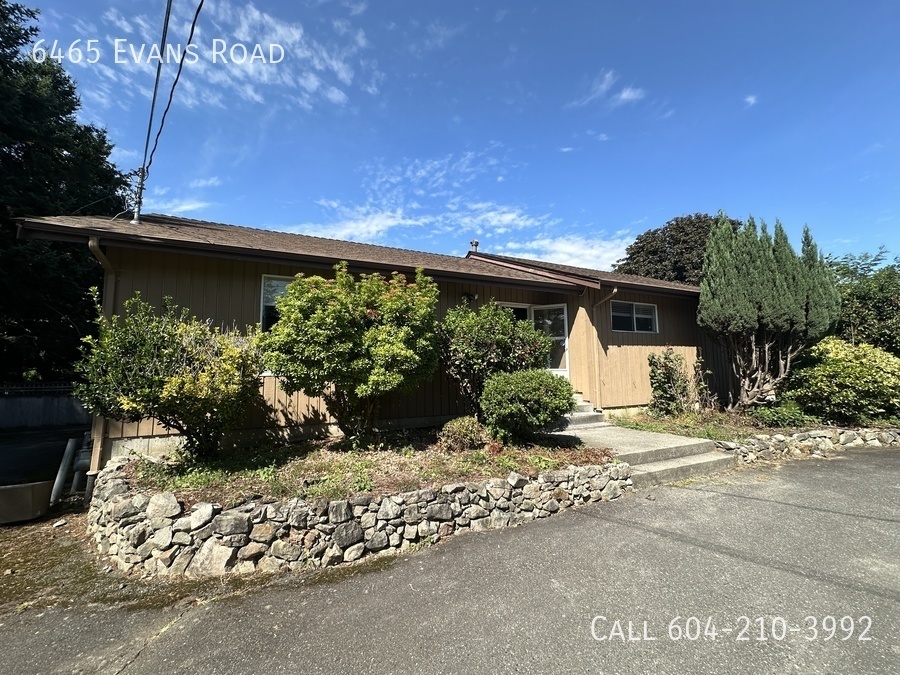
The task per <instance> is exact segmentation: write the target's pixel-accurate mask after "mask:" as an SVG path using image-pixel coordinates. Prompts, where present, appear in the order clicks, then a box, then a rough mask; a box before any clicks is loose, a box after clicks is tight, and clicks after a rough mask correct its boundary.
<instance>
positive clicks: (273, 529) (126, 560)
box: [88, 460, 633, 577]
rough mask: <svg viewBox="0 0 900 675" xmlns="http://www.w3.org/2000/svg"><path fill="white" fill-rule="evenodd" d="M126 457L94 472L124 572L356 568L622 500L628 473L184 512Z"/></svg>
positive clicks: (98, 521)
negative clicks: (373, 557)
mask: <svg viewBox="0 0 900 675" xmlns="http://www.w3.org/2000/svg"><path fill="white" fill-rule="evenodd" d="M123 463H124V462H123V461H115V460H114V461H113V462H111V463H110V464H109V465H108V466H107V467H106V468H105V469H104V470H103V471H101V472H100V474H99V475H98V476H97V481H96V484H95V487H94V493H93V499H92V501H91V506H90V511H89V514H88V532H89V533H90V534H91V535H92V536H93V538H94V541H95V543H96V547H97V550H98V551H99V553H100V554H101V555H103V556H106V557H108V558H109V560H110V561H111V563H112V564H113V565H115V566H116V567H118V569H119V570H121V571H122V572H126V573H128V572H142V573H145V574H150V575H185V576H189V577H201V576H208V575H223V574H234V573H236V574H247V573H251V572H254V571H257V570H259V571H261V572H280V571H284V570H299V569H304V568H308V567H328V566H331V565H336V564H338V563H342V562H353V561H355V560H358V559H359V558H361V557H363V556H364V555H367V554H369V553H375V552H378V551H384V550H387V549H396V550H401V551H402V550H405V549H407V548H409V547H410V546H411V545H412V544H414V543H417V542H435V541H438V540H439V539H442V538H444V537H448V536H450V535H453V534H456V533H459V532H465V531H479V530H486V529H495V528H501V527H510V526H516V525H521V524H523V523H527V522H529V521H532V520H536V519H538V518H546V517H548V516H551V515H553V514H554V513H557V512H559V511H561V510H562V509H565V508H568V507H571V506H577V505H579V504H584V503H587V502H597V501H607V500H611V499H615V498H617V497H619V496H620V495H621V494H622V493H623V492H624V491H628V490H631V489H633V488H632V487H631V485H632V483H631V478H630V476H631V467H630V466H629V465H628V464H626V463H624V462H623V463H618V464H610V465H605V466H583V467H575V466H570V467H569V468H568V469H563V470H559V471H550V472H547V473H543V474H540V475H539V476H538V478H537V480H531V479H529V478H527V477H525V476H522V475H520V474H517V473H515V472H514V473H511V474H510V475H509V477H508V478H506V479H505V480H504V479H502V478H501V479H492V480H489V481H487V482H485V483H455V484H451V485H445V486H443V487H442V488H440V489H431V488H429V489H424V490H417V491H415V492H406V493H403V494H396V495H384V496H381V497H374V496H358V497H353V498H351V499H348V500H337V501H328V500H326V499H319V500H314V501H312V502H305V501H303V500H300V499H290V500H286V501H280V502H272V503H251V504H247V505H245V506H241V507H238V508H234V509H229V510H225V511H223V510H222V509H221V507H220V506H218V505H216V504H209V503H199V504H195V505H194V506H193V507H192V508H191V509H190V510H189V511H188V512H185V511H184V509H183V506H182V504H180V503H179V502H178V500H177V499H176V497H175V495H174V494H172V493H170V492H166V493H160V494H153V495H147V494H142V493H135V492H133V491H132V490H131V489H130V486H129V484H128V481H127V477H126V475H125V473H124V472H123V471H122V464H123Z"/></svg>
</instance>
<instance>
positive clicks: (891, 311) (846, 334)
mask: <svg viewBox="0 0 900 675" xmlns="http://www.w3.org/2000/svg"><path fill="white" fill-rule="evenodd" d="M887 255H888V254H887V251H886V250H885V249H884V248H881V249H879V251H878V252H877V253H875V254H874V255H872V254H868V253H863V254H861V255H845V256H844V257H842V258H837V259H835V258H832V259H829V265H830V266H831V268H832V269H833V270H834V271H835V273H836V275H837V279H838V290H839V291H840V293H841V318H840V321H839V323H838V332H839V333H840V335H841V337H842V338H844V339H845V340H847V341H848V342H850V343H851V344H859V343H861V342H865V343H868V344H871V345H874V346H876V347H880V348H881V349H884V350H886V351H888V352H890V353H891V354H893V355H894V356H900V258H895V259H894V262H893V263H892V264H887V263H886V262H885V261H886V259H887Z"/></svg>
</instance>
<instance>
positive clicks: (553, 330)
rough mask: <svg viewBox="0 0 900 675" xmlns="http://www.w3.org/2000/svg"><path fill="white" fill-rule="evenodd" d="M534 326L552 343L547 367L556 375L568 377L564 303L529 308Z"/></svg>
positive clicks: (566, 323)
mask: <svg viewBox="0 0 900 675" xmlns="http://www.w3.org/2000/svg"><path fill="white" fill-rule="evenodd" d="M531 318H532V320H533V321H534V327H535V328H537V329H538V330H539V331H541V332H542V333H543V334H544V335H546V336H547V337H548V338H550V340H551V341H552V343H553V346H552V347H551V348H550V356H549V358H548V363H547V368H549V369H550V371H551V372H553V373H555V374H556V375H562V376H563V377H565V378H568V377H569V322H568V317H567V316H566V306H565V305H536V306H534V307H532V308H531Z"/></svg>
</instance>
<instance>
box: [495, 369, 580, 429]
mask: <svg viewBox="0 0 900 675" xmlns="http://www.w3.org/2000/svg"><path fill="white" fill-rule="evenodd" d="M573 397H574V391H573V390H572V385H571V384H570V383H569V381H568V380H567V379H565V378H564V377H559V376H558V375H554V374H553V373H551V372H549V371H547V370H542V369H541V370H521V371H518V372H515V373H498V374H496V375H492V376H491V377H489V378H488V379H487V381H486V382H485V383H484V393H483V394H482V396H481V401H480V403H481V409H482V411H483V413H484V421H485V425H486V426H487V428H488V430H489V431H490V433H491V434H492V435H493V436H494V437H495V438H497V439H499V440H501V441H507V440H528V439H529V438H531V437H533V436H534V434H535V433H537V432H538V431H541V430H542V429H548V428H550V427H552V426H554V425H555V424H556V423H557V422H559V420H560V418H561V417H562V416H563V415H565V414H566V413H570V412H572V411H573V410H575V401H574V398H573Z"/></svg>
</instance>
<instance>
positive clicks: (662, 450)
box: [616, 437, 716, 466]
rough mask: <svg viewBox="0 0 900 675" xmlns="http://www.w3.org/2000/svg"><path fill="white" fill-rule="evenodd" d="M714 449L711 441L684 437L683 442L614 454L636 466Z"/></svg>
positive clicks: (700, 453) (714, 446)
mask: <svg viewBox="0 0 900 675" xmlns="http://www.w3.org/2000/svg"><path fill="white" fill-rule="evenodd" d="M715 449H716V444H715V443H714V442H713V441H706V440H703V439H694V438H687V437H685V438H684V440H683V442H677V441H676V442H675V443H673V444H671V445H663V446H660V447H646V446H643V447H637V448H634V449H629V450H619V451H618V452H616V457H617V458H618V459H620V460H622V461H623V462H628V463H629V464H631V466H638V465H641V464H650V463H652V462H662V461H664V460H667V459H677V458H679V457H690V456H691V455H702V454H706V453H708V452H712V451H714V450H715Z"/></svg>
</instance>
